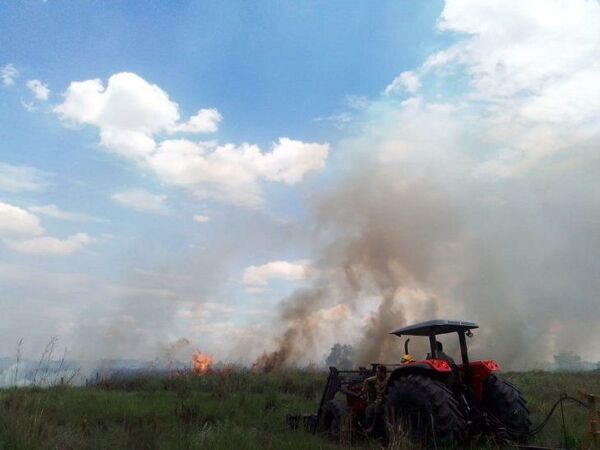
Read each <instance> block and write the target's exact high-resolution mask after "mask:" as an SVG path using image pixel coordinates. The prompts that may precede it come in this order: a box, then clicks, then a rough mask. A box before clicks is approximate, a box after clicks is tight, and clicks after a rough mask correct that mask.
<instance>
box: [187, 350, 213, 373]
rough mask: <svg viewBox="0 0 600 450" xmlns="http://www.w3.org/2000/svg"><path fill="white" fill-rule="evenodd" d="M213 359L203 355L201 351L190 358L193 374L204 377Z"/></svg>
mask: <svg viewBox="0 0 600 450" xmlns="http://www.w3.org/2000/svg"><path fill="white" fill-rule="evenodd" d="M213 362H214V360H213V358H212V357H210V356H208V355H205V354H204V353H202V352H201V351H197V352H196V353H194V356H192V363H193V364H194V372H196V373H197V374H198V375H204V374H206V373H208V372H210V371H211V368H212V365H213Z"/></svg>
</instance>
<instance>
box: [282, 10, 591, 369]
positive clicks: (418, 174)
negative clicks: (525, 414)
mask: <svg viewBox="0 0 600 450" xmlns="http://www.w3.org/2000/svg"><path fill="white" fill-rule="evenodd" d="M511 5H512V7H511V8H508V10H509V11H510V14H517V15H520V16H522V18H523V19H524V20H525V19H526V21H529V22H535V23H536V24H537V25H536V26H537V28H535V33H534V34H536V36H535V38H533V37H529V38H528V39H525V40H522V39H521V38H519V37H518V36H519V34H518V33H517V31H518V30H514V29H513V28H512V27H513V26H514V25H511V23H512V22H511V21H502V20H501V19H502V18H501V17H500V18H498V17H496V16H494V15H490V14H489V11H487V12H486V11H485V10H484V8H483V9H481V10H480V9H479V8H478V7H477V5H476V4H475V5H471V7H470V8H471V9H468V10H467V11H463V12H464V13H465V14H467V15H464V14H462V13H461V14H458V13H457V11H458V12H461V11H459V10H460V9H461V8H462V7H461V6H460V5H459V4H458V3H455V2H448V3H447V5H446V8H445V10H444V13H443V14H442V19H441V24H442V25H440V28H442V29H444V30H450V31H458V32H464V31H465V29H464V27H463V25H464V23H462V22H461V20H464V21H466V22H468V24H470V26H474V24H476V23H480V22H481V23H482V24H483V25H482V26H481V27H479V26H477V27H475V28H476V29H469V30H468V31H469V33H472V35H471V36H469V37H465V38H464V40H463V41H461V42H460V43H458V44H456V45H454V46H452V47H450V48H449V49H447V50H446V51H442V52H439V53H438V54H436V55H432V56H431V57H430V58H429V59H428V60H427V61H426V62H425V63H424V64H423V66H422V67H421V68H419V69H418V71H417V72H416V73H415V74H413V75H414V76H416V77H420V78H421V79H422V81H423V83H424V88H423V92H422V93H417V94H414V91H415V89H411V90H410V91H409V92H404V96H402V95H400V94H398V95H399V96H398V97H393V96H392V97H390V96H382V97H381V98H379V99H375V100H373V101H372V102H370V104H369V105H368V107H367V108H366V109H365V110H364V111H363V114H362V115H361V116H360V117H358V118H356V120H355V127H354V130H353V133H352V135H351V136H348V137H347V138H346V139H344V140H342V141H341V142H339V143H338V145H337V146H336V148H335V149H334V161H332V162H331V165H332V168H331V173H332V179H331V181H330V185H329V186H326V187H327V189H321V191H320V193H319V196H316V197H315V198H314V199H313V201H312V205H311V207H312V216H311V218H312V220H313V223H312V226H313V227H314V229H315V236H316V237H315V253H316V255H317V256H316V257H315V258H314V260H315V261H316V264H315V269H316V271H317V273H318V274H319V275H318V276H317V277H316V278H315V279H314V281H313V287H312V288H309V289H308V290H306V289H304V290H302V291H300V292H297V293H294V294H292V295H291V296H290V297H289V298H287V299H286V300H285V301H283V303H282V305H283V306H282V310H281V314H280V320H281V322H282V323H283V324H285V327H284V331H283V336H284V337H285V338H284V339H283V340H281V341H280V344H281V345H282V347H281V348H285V352H284V353H283V356H282V355H281V354H280V360H281V361H282V363H288V364H289V363H294V362H295V361H297V360H299V359H301V358H302V357H303V356H304V357H306V355H311V354H312V355H314V354H316V353H318V352H319V351H321V350H322V349H321V347H322V345H321V344H320V343H321V341H322V339H321V336H323V335H324V334H325V333H326V331H327V330H326V329H327V328H328V327H330V324H329V323H321V324H319V323H318V321H316V317H318V315H319V311H320V310H322V308H325V307H331V306H332V305H335V304H340V303H341V304H343V305H346V306H347V307H348V309H349V311H351V313H352V314H353V316H354V317H355V319H360V318H361V317H362V318H363V319H364V320H363V323H362V326H361V327H360V329H358V330H356V331H357V332H356V334H355V336H354V340H355V342H352V344H353V345H355V347H356V349H357V360H358V362H359V363H362V364H364V363H367V362H369V361H384V360H386V359H388V358H392V359H395V360H398V359H399V355H400V354H401V352H402V348H401V347H402V346H401V342H400V340H398V339H397V338H394V337H390V335H389V332H391V331H393V330H394V329H396V328H398V327H400V326H402V325H404V324H406V323H407V322H415V321H418V320H426V319H433V318H449V319H466V320H475V321H477V322H479V324H480V326H481V330H480V331H479V332H478V333H476V336H477V337H476V339H475V340H474V341H473V342H471V350H472V353H473V356H474V357H478V356H479V357H486V358H496V359H498V360H499V361H500V362H501V363H502V364H503V365H504V366H505V367H509V368H527V367H532V366H533V365H534V364H535V363H536V362H539V361H543V360H548V359H550V358H551V356H552V354H554V353H556V352H559V351H564V350H574V351H577V352H581V353H584V354H590V355H594V357H599V356H600V348H599V347H598V345H597V344H595V343H594V341H593V340H591V339H589V333H590V332H591V330H595V329H598V325H600V319H599V318H598V317H599V316H598V314H597V311H596V306H595V305H597V301H596V295H597V292H598V290H599V288H600V261H599V256H598V252H597V251H596V250H595V249H597V248H598V244H599V243H600V226H599V225H600V202H599V201H598V198H599V197H598V192H600V181H599V180H600V177H598V175H600V164H599V162H600V158H599V157H598V152H597V149H598V145H599V144H600V139H599V137H600V128H599V127H598V125H597V123H598V122H597V120H596V119H595V118H594V114H596V113H598V112H600V97H598V96H597V95H596V94H595V93H594V92H596V93H597V87H596V88H594V87H593V86H592V85H589V84H583V85H581V86H580V88H581V89H583V90H585V89H590V91H589V98H588V100H589V102H591V105H589V104H588V106H586V107H585V108H581V107H580V106H578V105H581V103H580V101H581V100H582V98H583V97H582V96H585V94H584V93H582V92H580V91H579V90H577V91H571V90H569V91H568V92H567V91H564V93H565V94H568V95H566V96H564V97H561V99H560V101H557V98H556V97H555V92H554V91H553V89H554V88H556V89H560V87H561V86H565V85H570V84H571V83H573V82H575V80H576V79H580V77H581V76H583V75H582V74H583V73H588V72H589V71H592V72H594V71H595V72H594V73H596V75H598V72H597V67H596V68H594V67H593V66H594V63H593V62H592V61H593V60H594V59H593V58H589V56H590V54H588V53H585V52H584V53H582V54H579V55H578V56H577V57H574V59H573V60H572V61H570V63H571V64H572V71H570V72H565V71H564V67H562V66H560V65H558V64H554V63H551V64H550V63H548V64H546V65H537V66H536V69H537V72H535V73H531V72H530V69H531V68H532V62H530V61H526V60H524V61H522V60H519V61H515V60H513V59H511V58H512V56H511V55H513V52H521V53H522V52H530V53H531V58H532V59H533V60H535V59H536V58H539V57H540V55H539V54H538V51H539V49H538V48H537V47H536V46H535V43H536V42H539V39H541V38H543V37H544V36H555V34H556V33H557V31H556V29H555V28H553V27H548V25H547V24H546V23H545V22H544V21H543V17H542V18H540V17H537V16H536V14H537V13H536V14H534V13H533V12H532V11H524V10H522V9H521V8H520V7H519V6H518V4H517V3H515V4H511ZM578 7H580V8H581V10H582V11H583V10H585V11H587V13H586V14H592V16H593V17H594V19H593V20H596V21H600V6H598V5H597V4H592V3H590V2H579V3H578ZM553 8H555V9H556V8H558V9H560V6H559V5H554V6H553ZM588 9H589V11H588ZM580 12H581V11H580ZM506 14H509V13H508V12H507V13H506ZM573 14H575V13H573ZM577 14H579V13H577ZM577 14H576V15H577ZM473 15H474V16H477V20H476V21H475V22H469V20H470V18H472V16H473ZM557 17H558V16H557ZM582 20H583V18H582ZM585 20H591V19H590V18H589V17H588V18H587V19H585ZM529 22H528V23H529ZM486 23H487V24H489V25H490V26H489V27H486V26H484V25H485V24H486ZM573 23H576V22H573ZM567 28H569V27H567ZM571 28H572V27H571ZM571 28H569V29H568V30H567V31H565V30H562V31H561V32H560V33H563V32H564V33H567V34H568V36H569V39H573V36H574V35H577V36H579V37H578V39H580V40H581V41H582V42H587V44H588V45H589V47H588V48H595V49H598V48H600V43H599V42H598V40H597V37H596V38H595V39H590V36H589V35H587V32H585V31H581V32H580V31H578V30H577V29H575V28H572V29H571ZM488 34H490V35H494V36H495V35H497V34H500V35H503V36H505V37H506V41H505V42H504V46H503V49H504V50H503V53H501V54H498V53H494V52H495V49H496V48H497V47H496V44H495V42H496V41H495V40H494V39H490V36H488ZM544 42H546V41H545V40H544ZM569 42H572V41H569ZM548 45H549V46H552V45H556V46H559V47H560V46H563V45H567V44H565V43H564V42H561V41H560V40H558V41H556V42H555V43H554V44H548ZM547 50H548V49H544V52H546V51H547ZM492 54H494V57H495V58H497V61H496V64H498V65H502V64H504V66H502V67H503V69H502V70H500V69H497V70H496V69H489V71H488V69H487V67H488V66H487V65H486V64H484V63H487V62H488V60H489V58H491V56H490V55H492ZM491 67H495V66H491ZM498 67H499V66H498ZM459 71H464V72H462V73H463V74H464V76H466V77H470V78H471V80H470V81H471V83H470V84H469V85H468V86H467V87H466V88H464V89H463V91H462V92H456V90H457V89H450V90H448V89H449V87H448V85H447V83H448V82H451V81H452V80H454V79H455V78H456V72H459ZM507 72H508V73H510V74H511V77H507ZM538 72H541V74H540V73H538ZM544 74H545V75H544ZM515 83H519V86H518V87H515ZM439 86H443V87H444V88H443V89H442V90H439V89H436V88H437V87H439ZM398 89H400V88H399V86H396V85H394V86H393V87H390V89H388V90H386V91H387V92H388V93H391V92H395V91H397V90H398ZM411 95H412V96H411ZM499 95H501V96H502V98H501V99H500V98H499V97H498V96H499ZM541 105H544V107H542V106H541ZM547 108H553V113H552V114H550V113H549V111H548V109H547ZM557 118H560V120H558V121H557ZM373 299H376V300H375V307H374V308H370V309H369V307H370V306H372V303H373V301H374V300H373ZM365 311H368V313H367V314H365ZM449 344H450V342H449ZM454 345H455V344H454ZM447 348H448V349H449V350H450V351H453V350H455V348H456V347H453V346H452V344H450V345H447ZM419 351H421V349H420V350H419Z"/></svg>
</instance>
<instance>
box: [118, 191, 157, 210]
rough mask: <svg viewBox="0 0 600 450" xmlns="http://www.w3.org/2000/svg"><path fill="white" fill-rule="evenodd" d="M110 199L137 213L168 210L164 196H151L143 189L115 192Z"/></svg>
mask: <svg viewBox="0 0 600 450" xmlns="http://www.w3.org/2000/svg"><path fill="white" fill-rule="evenodd" d="M111 198H112V199H113V200H114V201H115V202H117V203H119V204H120V205H123V206H126V207H128V208H132V209H135V210H137V211H143V212H152V213H163V212H166V211H167V210H168V209H167V206H166V204H165V201H166V200H167V196H166V195H157V194H152V193H151V192H148V191H146V190H144V189H129V190H127V191H122V192H116V193H114V194H113V195H112V196H111Z"/></svg>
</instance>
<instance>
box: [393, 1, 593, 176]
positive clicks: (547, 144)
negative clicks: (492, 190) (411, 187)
mask: <svg viewBox="0 0 600 450" xmlns="http://www.w3.org/2000/svg"><path fill="white" fill-rule="evenodd" d="M438 29H439V30H440V31H443V32H451V33H455V34H458V35H462V36H463V37H462V39H459V40H458V41H457V42H456V43H455V44H453V45H451V46H450V47H448V48H446V49H444V50H442V51H439V52H437V53H434V54H432V55H430V56H429V57H428V58H427V59H426V60H425V62H424V63H423V65H422V66H421V67H420V68H418V69H417V70H416V71H414V72H403V73H402V74H400V76H398V77H397V78H396V79H395V80H394V81H392V83H391V84H390V85H388V86H387V87H386V90H385V92H386V93H391V92H394V91H396V90H399V89H402V88H403V89H405V90H406V91H408V92H411V90H414V91H416V90H417V89H418V87H419V82H420V81H419V80H420V79H425V78H424V77H426V76H437V77H438V78H437V79H436V83H432V85H431V86H430V87H432V88H434V89H435V88H436V87H437V86H441V89H442V91H440V92H439V93H438V95H439V96H442V97H443V96H446V97H447V98H449V99H452V96H453V95H454V96H456V95H460V98H461V101H466V102H467V106H468V107H477V108H482V109H483V110H484V111H485V114H479V113H476V114H475V115H474V116H472V118H475V117H476V118H477V120H478V121H479V124H478V125H477V128H479V129H480V130H482V132H483V133H484V134H486V135H487V137H488V138H489V139H491V140H492V141H496V142H505V143H506V142H510V145H509V146H510V149H509V150H507V148H506V146H500V149H499V150H498V151H497V152H496V153H495V154H491V155H490V154H489V153H488V154H487V155H486V160H485V161H482V167H481V170H479V169H478V170H477V175H478V176H481V175H482V174H484V173H487V174H488V175H490V176H492V175H493V174H495V175H497V176H502V177H510V176H515V175H519V174H523V173H526V172H528V171H529V170H531V169H532V168H534V167H536V166H537V165H538V163H539V162H541V161H545V160H547V158H549V157H555V156H556V155H561V154H564V153H565V152H566V151H567V150H569V149H573V148H576V147H578V146H581V145H585V144H586V142H588V144H587V145H589V142H590V139H591V138H592V137H593V136H597V134H598V133H599V132H600V122H598V120H597V117H599V116H600V83H599V82H598V80H600V59H598V54H600V33H598V31H597V30H598V29H600V4H599V3H598V2H594V1H586V0H572V1H567V0H554V1H546V0H531V1H527V2H523V1H518V0H512V1H504V2H502V3H501V4H500V3H490V2H480V1H477V0H448V1H446V3H445V7H444V10H443V12H442V15H441V17H440V19H439V22H438ZM500 43H501V44H500ZM457 76H458V77H459V78H460V77H466V79H467V81H468V83H469V85H468V88H467V89H466V90H464V89H462V88H461V87H459V86H460V85H457V84H456V83H455V82H454V81H455V79H456V77H457ZM448 83H450V86H456V87H455V89H452V88H450V89H449V88H448V86H449V85H448ZM421 101H423V102H425V103H426V104H427V100H426V99H425V100H421ZM436 101H439V100H437V98H436ZM450 103H452V101H450ZM448 106H449V107H451V105H450V104H448ZM463 106H464V105H463ZM428 108H429V106H428ZM473 129H475V128H473ZM483 130H485V131H483ZM509 154H510V155H511V156H510V157H508V156H507V155H509Z"/></svg>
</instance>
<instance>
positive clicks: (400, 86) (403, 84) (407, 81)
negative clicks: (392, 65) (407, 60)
mask: <svg viewBox="0 0 600 450" xmlns="http://www.w3.org/2000/svg"><path fill="white" fill-rule="evenodd" d="M420 87H421V80H420V79H419V75H417V74H416V73H415V72H412V71H410V70H409V71H406V72H402V73H401V74H400V75H398V76H397V77H396V78H394V79H393V80H392V82H391V83H390V84H388V85H387V86H386V87H385V90H384V94H385V95H390V94H393V93H395V92H398V91H401V90H404V91H406V92H408V93H409V94H414V93H415V92H417V91H418V90H419V88H420Z"/></svg>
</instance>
